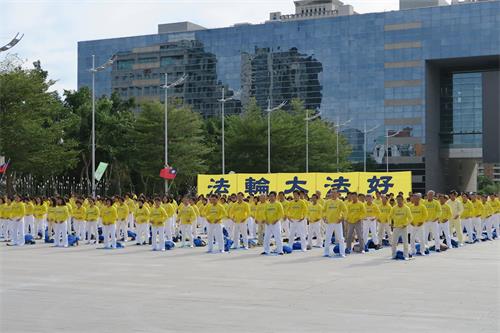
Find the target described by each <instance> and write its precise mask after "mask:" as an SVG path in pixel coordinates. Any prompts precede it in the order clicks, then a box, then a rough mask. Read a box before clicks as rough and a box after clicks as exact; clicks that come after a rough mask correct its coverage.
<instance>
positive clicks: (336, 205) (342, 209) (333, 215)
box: [323, 199, 347, 223]
mask: <svg viewBox="0 0 500 333" xmlns="http://www.w3.org/2000/svg"><path fill="white" fill-rule="evenodd" d="M323 216H324V217H325V223H339V222H340V221H341V220H342V218H343V217H346V216H347V206H346V205H345V203H344V202H343V201H342V200H340V199H335V200H332V199H328V200H325V205H324V206H323Z"/></svg>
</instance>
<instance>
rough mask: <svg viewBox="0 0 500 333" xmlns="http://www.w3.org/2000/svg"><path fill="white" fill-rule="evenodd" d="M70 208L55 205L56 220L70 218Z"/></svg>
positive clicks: (60, 220)
mask: <svg viewBox="0 0 500 333" xmlns="http://www.w3.org/2000/svg"><path fill="white" fill-rule="evenodd" d="M69 216H70V214H69V209H68V206H56V207H54V222H56V223H63V222H65V221H66V220H67V219H69Z"/></svg>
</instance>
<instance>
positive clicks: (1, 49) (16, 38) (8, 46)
mask: <svg viewBox="0 0 500 333" xmlns="http://www.w3.org/2000/svg"><path fill="white" fill-rule="evenodd" d="M23 37H24V34H22V35H20V34H19V32H18V33H17V34H16V35H15V36H14V38H12V40H11V41H10V42H8V43H7V44H5V45H4V46H2V47H0V52H4V51H7V50H10V49H11V48H13V47H14V46H16V44H17V43H19V42H20V41H21V39H23Z"/></svg>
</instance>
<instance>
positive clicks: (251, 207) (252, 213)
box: [248, 201, 257, 218]
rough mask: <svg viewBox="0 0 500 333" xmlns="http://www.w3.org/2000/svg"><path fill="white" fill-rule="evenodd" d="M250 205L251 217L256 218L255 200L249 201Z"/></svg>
mask: <svg viewBox="0 0 500 333" xmlns="http://www.w3.org/2000/svg"><path fill="white" fill-rule="evenodd" d="M248 205H249V206H250V217H253V218H255V213H256V212H257V204H256V203H255V202H253V201H252V202H250V203H248Z"/></svg>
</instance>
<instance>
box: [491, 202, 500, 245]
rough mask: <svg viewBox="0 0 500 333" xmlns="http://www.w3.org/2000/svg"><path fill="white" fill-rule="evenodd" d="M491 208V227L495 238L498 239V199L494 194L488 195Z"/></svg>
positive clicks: (499, 235) (499, 219) (499, 206)
mask: <svg viewBox="0 0 500 333" xmlns="http://www.w3.org/2000/svg"><path fill="white" fill-rule="evenodd" d="M490 201H491V207H492V208H493V226H492V228H493V229H495V231H496V236H497V238H498V237H500V198H499V197H498V195H496V194H492V195H490Z"/></svg>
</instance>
